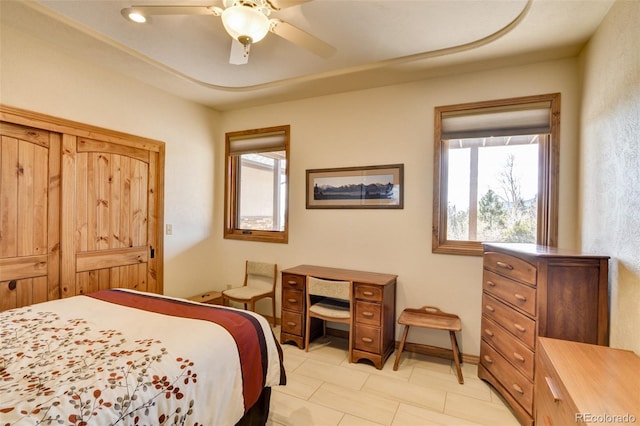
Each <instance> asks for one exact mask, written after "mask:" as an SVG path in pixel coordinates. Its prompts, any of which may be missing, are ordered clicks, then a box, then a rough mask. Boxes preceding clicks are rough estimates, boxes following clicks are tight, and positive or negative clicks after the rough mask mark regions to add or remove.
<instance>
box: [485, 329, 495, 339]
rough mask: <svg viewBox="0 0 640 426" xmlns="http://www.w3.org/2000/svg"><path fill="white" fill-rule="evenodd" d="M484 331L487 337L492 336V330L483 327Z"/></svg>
mask: <svg viewBox="0 0 640 426" xmlns="http://www.w3.org/2000/svg"><path fill="white" fill-rule="evenodd" d="M484 333H485V334H486V335H487V336H489V337H493V331H491V330H489V329H488V328H485V329H484Z"/></svg>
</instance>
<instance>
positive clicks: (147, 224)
mask: <svg viewBox="0 0 640 426" xmlns="http://www.w3.org/2000/svg"><path fill="white" fill-rule="evenodd" d="M67 145H68V149H65V154H68V155H69V156H72V157H73V158H74V161H70V162H69V167H70V169H69V171H68V173H69V174H72V175H73V176H75V182H74V187H75V192H74V193H73V194H68V195H67V196H65V197H63V198H64V200H65V202H66V203H67V204H68V205H69V207H71V208H72V209H73V210H74V211H76V212H77V213H76V216H75V219H74V220H73V221H72V222H69V223H67V225H66V226H68V227H72V233H73V235H75V239H74V241H73V246H74V256H73V259H67V258H65V261H66V262H68V263H69V264H70V265H72V266H71V267H69V270H73V273H74V274H75V286H71V285H70V286H68V287H67V288H65V289H64V291H63V294H64V295H65V296H66V295H74V294H85V293H87V292H89V291H95V290H96V289H101V288H113V287H124V288H132V289H137V290H141V291H155V292H159V291H161V289H158V288H157V285H155V283H154V286H152V287H149V286H148V285H147V284H148V281H149V280H148V277H149V276H150V275H153V272H152V270H151V266H150V263H149V261H150V260H152V259H153V257H154V254H155V253H154V250H153V249H152V248H153V247H154V245H155V243H154V242H155V237H154V238H150V235H152V236H155V235H156V233H157V228H156V227H157V226H158V222H157V220H149V206H150V205H151V206H153V207H154V208H156V207H157V194H156V192H155V191H153V190H151V188H155V186H156V185H157V183H155V182H153V180H154V179H157V176H158V173H159V172H158V171H157V170H154V171H153V173H152V172H151V166H153V167H157V166H158V164H157V163H156V162H154V163H151V162H150V160H149V158H150V156H151V153H150V152H149V151H148V150H145V149H141V148H135V147H131V146H126V145H122V144H120V143H116V142H105V141H94V140H91V139H88V138H76V139H75V141H74V140H71V138H70V139H69V140H68V141H67ZM151 226H153V227H154V228H153V229H152V228H151Z"/></svg>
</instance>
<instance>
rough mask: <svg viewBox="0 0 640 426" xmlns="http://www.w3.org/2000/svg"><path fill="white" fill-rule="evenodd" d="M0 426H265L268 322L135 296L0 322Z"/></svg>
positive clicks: (278, 380) (113, 295) (111, 296)
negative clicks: (62, 425)
mask: <svg viewBox="0 0 640 426" xmlns="http://www.w3.org/2000/svg"><path fill="white" fill-rule="evenodd" d="M0 326H1V330H0V338H1V347H0V424H1V425H36V424H42V425H57V424H66V425H69V424H71V425H99V426H102V425H112V424H115V425H138V424H140V425H165V424H166V425H174V424H175V425H204V426H213V425H234V424H264V423H265V422H266V418H267V415H268V410H269V398H270V392H271V387H273V386H278V385H284V384H285V382H286V377H285V372H284V367H283V364H282V350H281V348H280V346H279V344H278V342H277V341H276V339H275V337H274V335H273V332H272V330H271V328H270V327H269V324H268V322H267V321H266V319H265V318H263V317H261V316H260V315H257V314H254V313H252V312H249V311H243V310H238V309H233V308H226V307H222V306H215V305H204V304H200V303H196V302H189V301H186V300H183V299H176V298H169V297H165V296H159V295H156V294H151V293H142V292H136V291H132V290H123V289H111V290H102V291H98V292H95V293H91V294H88V295H83V296H75V297H70V298H66V299H60V300H54V301H49V302H45V303H40V304H36V305H32V306H27V307H24V308H19V309H13V310H9V311H5V312H2V313H0Z"/></svg>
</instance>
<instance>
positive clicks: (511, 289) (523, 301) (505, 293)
mask: <svg viewBox="0 0 640 426" xmlns="http://www.w3.org/2000/svg"><path fill="white" fill-rule="evenodd" d="M482 288H483V289H484V290H485V291H486V292H488V293H491V294H493V295H495V296H496V297H498V298H500V299H502V300H504V301H505V302H507V303H510V304H512V305H513V306H516V307H518V308H520V309H522V310H523V311H525V312H527V313H528V314H530V315H535V314H536V289H535V288H533V287H529V286H527V285H524V284H520V283H518V282H516V281H513V280H510V279H508V278H505V277H503V276H502V275H498V274H496V273H493V272H491V271H488V270H485V271H484V274H483V277H482Z"/></svg>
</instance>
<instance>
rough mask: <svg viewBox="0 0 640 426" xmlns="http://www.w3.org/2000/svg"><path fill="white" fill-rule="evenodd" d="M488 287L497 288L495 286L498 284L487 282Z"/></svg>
mask: <svg viewBox="0 0 640 426" xmlns="http://www.w3.org/2000/svg"><path fill="white" fill-rule="evenodd" d="M487 285H488V286H489V287H495V286H496V283H494V282H493V281H487Z"/></svg>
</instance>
